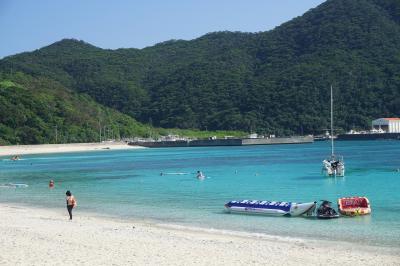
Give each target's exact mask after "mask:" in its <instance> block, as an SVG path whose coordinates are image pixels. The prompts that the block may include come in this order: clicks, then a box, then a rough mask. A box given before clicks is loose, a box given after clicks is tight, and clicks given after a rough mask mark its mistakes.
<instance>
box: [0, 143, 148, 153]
mask: <svg viewBox="0 0 400 266" xmlns="http://www.w3.org/2000/svg"><path fill="white" fill-rule="evenodd" d="M142 148H143V147H139V146H132V145H128V144H127V143H126V142H101V143H99V142H97V143H68V144H38V145H12V146H0V156H13V155H27V154H44V153H67V152H85V151H101V150H124V149H126V150H129V149H142Z"/></svg>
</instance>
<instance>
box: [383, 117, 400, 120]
mask: <svg viewBox="0 0 400 266" xmlns="http://www.w3.org/2000/svg"><path fill="white" fill-rule="evenodd" d="M382 119H385V120H400V118H397V117H388V118H382Z"/></svg>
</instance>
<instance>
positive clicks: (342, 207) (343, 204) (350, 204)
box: [338, 197, 371, 216]
mask: <svg viewBox="0 0 400 266" xmlns="http://www.w3.org/2000/svg"><path fill="white" fill-rule="evenodd" d="M338 209H339V212H340V213H341V214H342V215H347V216H358V215H366V214H370V213H371V206H370V204H369V200H368V199H367V198H366V197H347V198H340V199H338Z"/></svg>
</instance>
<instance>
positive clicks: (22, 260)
mask: <svg viewBox="0 0 400 266" xmlns="http://www.w3.org/2000/svg"><path fill="white" fill-rule="evenodd" d="M0 217H1V219H0V236H1V237H0V247H1V250H0V265H248V264H250V265H380V266H381V265H400V257H399V255H397V254H400V252H399V251H400V247H396V248H378V247H367V246H365V247H362V246H357V245H354V244H346V243H337V242H318V241H306V240H300V239H297V240H296V239H281V238H277V237H269V236H261V235H254V234H253V235H251V234H244V233H233V232H232V233H229V232H221V231H212V230H202V229H189V228H183V227H173V226H165V225H156V224H152V223H145V222H139V221H132V220H116V219H111V218H103V217H95V216H94V215H91V214H82V213H80V212H79V209H77V210H75V217H74V220H73V221H69V220H67V213H66V210H63V209H62V210H45V209H36V208H31V207H24V206H17V205H13V204H12V205H10V204H5V203H2V204H0Z"/></svg>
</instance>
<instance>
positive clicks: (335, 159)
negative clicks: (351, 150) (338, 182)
mask: <svg viewBox="0 0 400 266" xmlns="http://www.w3.org/2000/svg"><path fill="white" fill-rule="evenodd" d="M330 138H331V155H330V156H329V157H328V158H326V159H325V160H323V161H322V171H323V172H325V174H326V175H327V176H334V177H336V176H344V173H345V166H344V160H343V156H340V155H336V154H335V145H334V141H333V139H334V135H333V93H332V86H331V135H330Z"/></svg>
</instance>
